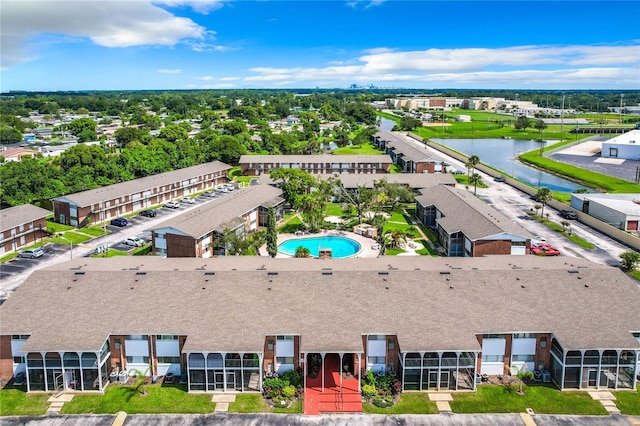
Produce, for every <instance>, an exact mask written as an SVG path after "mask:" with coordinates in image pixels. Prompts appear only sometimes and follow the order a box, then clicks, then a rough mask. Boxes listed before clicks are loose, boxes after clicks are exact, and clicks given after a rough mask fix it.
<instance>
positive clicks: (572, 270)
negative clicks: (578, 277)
mask: <svg viewBox="0 0 640 426" xmlns="http://www.w3.org/2000/svg"><path fill="white" fill-rule="evenodd" d="M567 272H569V273H570V274H579V273H580V271H578V270H577V269H569V270H568V271H567Z"/></svg>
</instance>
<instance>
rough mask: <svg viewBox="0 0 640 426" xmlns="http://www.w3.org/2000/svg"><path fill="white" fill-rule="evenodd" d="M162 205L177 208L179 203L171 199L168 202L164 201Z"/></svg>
mask: <svg viewBox="0 0 640 426" xmlns="http://www.w3.org/2000/svg"><path fill="white" fill-rule="evenodd" d="M164 206H165V207H168V208H170V209H177V208H180V203H179V202H177V201H173V200H171V201H169V202H168V203H166V204H165V205H164Z"/></svg>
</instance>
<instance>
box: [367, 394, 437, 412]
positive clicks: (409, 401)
mask: <svg viewBox="0 0 640 426" xmlns="http://www.w3.org/2000/svg"><path fill="white" fill-rule="evenodd" d="M362 409H363V411H364V412H365V413H368V414H436V413H438V408H437V407H436V403H435V402H432V401H430V400H429V396H428V395H427V394H426V393H422V392H421V393H418V392H415V393H414V392H405V393H403V394H402V396H401V397H400V401H398V403H397V404H396V405H394V406H393V407H389V408H380V407H376V406H375V405H373V404H370V403H368V402H365V403H363V404H362Z"/></svg>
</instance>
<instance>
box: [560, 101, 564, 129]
mask: <svg viewBox="0 0 640 426" xmlns="http://www.w3.org/2000/svg"><path fill="white" fill-rule="evenodd" d="M563 128H564V95H562V111H561V112H560V133H562V129H563Z"/></svg>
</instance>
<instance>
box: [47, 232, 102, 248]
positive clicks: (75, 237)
mask: <svg viewBox="0 0 640 426" xmlns="http://www.w3.org/2000/svg"><path fill="white" fill-rule="evenodd" d="M63 236H64V238H66V240H65V239H64V238H62V237H51V238H49V239H48V240H49V241H51V242H52V243H59V244H69V241H71V242H72V243H73V245H77V244H80V243H84V242H85V241H89V240H90V239H91V238H92V237H90V236H88V235H85V234H80V233H78V232H76V231H66V232H65V233H64V235H63ZM67 240H69V241H67Z"/></svg>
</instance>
